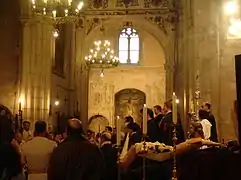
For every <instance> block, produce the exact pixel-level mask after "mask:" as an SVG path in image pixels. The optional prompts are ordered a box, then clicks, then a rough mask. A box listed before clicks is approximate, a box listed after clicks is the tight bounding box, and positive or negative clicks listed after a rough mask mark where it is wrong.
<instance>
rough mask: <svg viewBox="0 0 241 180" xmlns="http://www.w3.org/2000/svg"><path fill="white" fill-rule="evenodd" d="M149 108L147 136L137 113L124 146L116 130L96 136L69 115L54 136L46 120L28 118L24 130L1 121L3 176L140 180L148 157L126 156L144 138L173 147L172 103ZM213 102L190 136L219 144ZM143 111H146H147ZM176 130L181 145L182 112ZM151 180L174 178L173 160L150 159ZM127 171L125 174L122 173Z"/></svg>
mask: <svg viewBox="0 0 241 180" xmlns="http://www.w3.org/2000/svg"><path fill="white" fill-rule="evenodd" d="M153 109H154V112H153V111H152V110H151V109H148V110H147V119H148V122H147V135H146V136H143V134H142V127H141V126H140V125H139V124H137V123H136V122H135V120H134V119H133V118H132V117H131V116H127V117H125V119H124V127H123V129H122V131H123V132H122V143H121V146H117V145H116V142H117V141H116V137H117V134H116V128H114V127H113V128H112V127H110V126H107V127H106V128H105V131H103V132H99V133H97V134H95V133H94V132H93V131H91V130H87V131H86V132H84V130H83V127H82V122H81V121H80V120H78V119H69V120H68V122H67V126H66V131H65V132H64V133H62V134H59V133H57V134H54V133H53V132H51V131H48V127H47V124H46V122H45V121H37V122H36V123H35V124H34V133H32V132H31V130H30V126H31V123H30V122H28V121H24V122H23V130H22V131H18V130H16V131H14V129H12V127H13V126H12V121H11V119H9V118H7V117H4V116H2V117H1V120H0V128H1V131H0V133H1V137H0V138H1V139H0V159H1V162H0V179H1V180H23V179H29V180H47V179H48V180H114V179H118V176H119V177H121V178H122V179H124V180H127V179H133V180H135V179H136V180H139V179H142V176H143V166H142V164H143V159H142V158H141V157H137V158H135V160H134V161H133V160H132V161H131V164H130V165H128V167H126V166H125V167H124V168H123V166H121V162H122V161H123V160H122V158H123V157H124V156H126V154H127V152H128V151H130V150H131V147H133V146H135V144H137V143H141V142H142V141H143V140H145V141H148V142H161V143H164V144H165V145H169V146H172V145H173V122H172V102H171V101H167V102H165V103H164V106H163V108H162V107H161V106H159V105H156V106H154V108H153ZM210 109H211V105H210V104H209V103H206V104H205V105H204V106H203V107H202V108H201V109H200V110H199V118H200V120H199V121H195V122H194V124H192V126H191V128H190V130H189V133H188V138H197V137H198V138H202V139H206V140H212V141H216V142H217V131H216V123H215V118H214V116H213V115H212V114H211V111H210ZM141 112H142V110H141ZM177 122H178V123H177V124H176V132H177V138H178V143H181V142H184V141H185V135H184V134H185V133H184V130H183V127H182V123H181V118H180V116H178V121H177ZM146 164H147V171H146V173H147V176H148V177H149V178H148V179H152V180H155V179H160V178H162V179H163V180H165V179H169V178H170V173H171V167H172V163H170V162H169V164H165V166H163V163H160V162H156V161H153V160H149V161H147V162H146ZM120 172H121V173H120Z"/></svg>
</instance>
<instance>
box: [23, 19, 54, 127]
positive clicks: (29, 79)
mask: <svg viewBox="0 0 241 180" xmlns="http://www.w3.org/2000/svg"><path fill="white" fill-rule="evenodd" d="M22 22H23V41H22V63H21V82H20V90H19V98H21V99H22V100H23V101H24V102H23V103H24V104H23V116H24V118H25V119H28V120H30V121H32V122H34V121H36V120H38V119H43V120H47V118H48V114H49V106H50V89H51V73H52V72H51V64H52V58H53V54H52V43H51V42H52V30H53V25H52V23H51V22H46V21H42V19H25V20H23V21H22Z"/></svg>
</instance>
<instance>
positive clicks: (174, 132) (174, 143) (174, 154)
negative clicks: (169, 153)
mask: <svg viewBox="0 0 241 180" xmlns="http://www.w3.org/2000/svg"><path fill="white" fill-rule="evenodd" d="M176 126H177V125H176V124H174V126H173V137H172V142H173V169H172V180H177V159H176V149H177V141H178V138H177V128H176Z"/></svg>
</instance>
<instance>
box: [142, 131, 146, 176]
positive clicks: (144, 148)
mask: <svg viewBox="0 0 241 180" xmlns="http://www.w3.org/2000/svg"><path fill="white" fill-rule="evenodd" d="M142 140H143V152H144V153H147V146H146V140H147V135H146V134H143V137H142ZM142 169H143V171H142V173H143V174H142V180H146V158H145V157H143V162H142Z"/></svg>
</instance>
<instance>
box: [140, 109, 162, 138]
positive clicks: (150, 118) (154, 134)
mask: <svg viewBox="0 0 241 180" xmlns="http://www.w3.org/2000/svg"><path fill="white" fill-rule="evenodd" d="M140 112H141V113H142V114H143V109H141V110H140ZM158 122H159V120H158V119H155V118H154V113H153V111H152V110H151V109H149V108H147V134H146V135H147V137H146V138H147V140H148V141H151V142H156V141H158V142H160V140H161V136H160V135H161V132H160V129H159V127H158Z"/></svg>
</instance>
